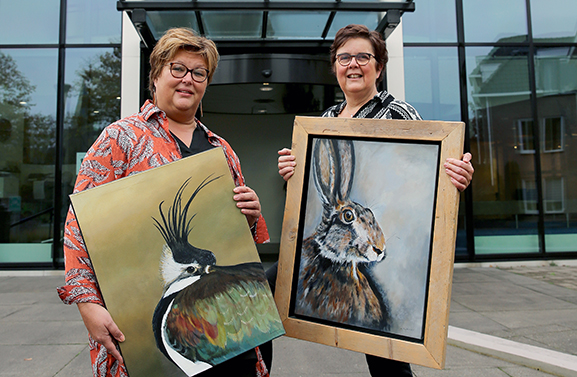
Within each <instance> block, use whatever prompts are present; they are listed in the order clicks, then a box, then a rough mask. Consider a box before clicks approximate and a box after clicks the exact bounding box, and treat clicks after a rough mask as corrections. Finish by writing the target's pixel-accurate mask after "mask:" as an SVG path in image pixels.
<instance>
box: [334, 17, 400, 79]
mask: <svg viewBox="0 0 577 377" xmlns="http://www.w3.org/2000/svg"><path fill="white" fill-rule="evenodd" d="M354 38H364V39H366V40H368V41H369V42H371V45H372V46H373V52H374V54H375V60H376V62H377V69H380V68H382V71H381V74H380V75H379V77H377V83H379V82H380V81H381V80H382V79H383V72H384V71H385V69H384V68H385V67H386V66H387V62H388V61H389V54H388V52H387V44H386V43H385V40H384V39H383V36H382V35H381V34H380V33H379V32H377V31H374V30H373V31H370V30H369V28H368V27H366V26H365V25H355V24H351V25H347V26H345V27H343V28H341V29H339V31H337V34H336V35H335V40H334V41H333V44H332V45H331V66H332V67H333V68H332V69H333V72H334V66H335V62H336V60H337V50H338V49H339V48H340V47H341V46H342V45H344V44H345V43H347V41H348V40H349V39H354Z"/></svg>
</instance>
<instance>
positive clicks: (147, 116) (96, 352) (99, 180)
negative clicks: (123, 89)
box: [58, 101, 270, 377]
mask: <svg viewBox="0 0 577 377" xmlns="http://www.w3.org/2000/svg"><path fill="white" fill-rule="evenodd" d="M197 124H198V125H199V126H200V127H202V128H203V129H204V131H205V132H206V133H207V135H208V141H209V143H211V144H212V145H214V146H217V147H222V148H223V150H224V152H225V155H226V159H227V162H228V166H229V168H230V173H231V175H232V177H233V179H234V183H235V185H236V186H241V185H244V177H243V175H242V171H241V168H240V161H239V159H238V157H237V155H236V154H235V153H234V151H233V150H232V148H231V146H230V145H229V144H228V143H227V142H226V141H225V140H224V139H223V138H221V137H219V136H218V135H216V134H214V133H212V132H211V131H210V130H209V129H208V128H206V127H205V126H204V125H203V124H202V123H200V122H198V123H197ZM181 158H182V155H181V152H180V150H179V148H178V144H177V142H176V140H175V139H174V138H173V137H172V135H171V134H170V132H169V130H168V119H167V117H166V114H165V113H164V112H163V111H162V110H160V109H159V108H158V107H156V106H155V105H154V104H153V103H152V102H150V101H147V102H146V103H145V104H144V105H143V106H142V108H141V109H140V112H138V113H136V114H133V115H131V116H128V117H126V118H124V119H121V120H119V121H117V122H115V123H112V124H111V125H109V126H108V127H106V128H105V129H104V130H103V131H102V133H101V134H100V136H99V137H98V139H97V140H96V141H95V142H94V144H93V145H92V147H91V148H90V149H89V150H88V153H87V154H86V156H85V158H84V160H83V161H82V164H81V166H80V171H79V173H78V177H77V179H76V184H75V186H74V193H76V192H79V191H83V190H87V189H90V188H92V187H96V186H99V185H102V184H104V183H107V182H111V181H114V180H116V179H120V178H123V177H127V176H130V175H133V174H137V173H140V172H142V171H145V170H148V169H152V168H155V167H158V166H162V165H164V164H168V163H170V162H172V161H176V160H179V159H181ZM254 239H255V242H257V243H266V242H269V241H270V239H269V235H268V230H267V227H266V223H265V221H264V218H262V215H261V217H260V218H259V220H258V223H257V229H256V233H255V235H254ZM64 258H65V267H66V276H65V280H66V283H65V285H63V286H62V287H59V288H58V295H59V296H60V299H61V300H62V301H63V302H64V303H65V304H77V303H82V302H92V303H96V304H99V305H103V299H102V295H101V293H100V290H99V288H98V284H97V282H96V277H95V274H94V270H93V268H92V264H91V262H90V258H89V256H88V253H87V251H86V246H85V245H84V240H83V239H82V235H81V234H80V230H79V227H78V223H77V221H76V216H75V214H74V211H73V210H72V207H70V208H69V210H68V216H67V218H66V223H65V227H64ZM89 345H90V356H91V359H92V370H93V374H94V376H96V377H105V376H116V377H120V376H127V373H126V368H125V367H124V365H123V364H119V363H118V362H117V360H116V359H114V357H112V356H111V355H108V353H107V351H106V348H105V347H103V346H101V345H100V344H99V343H97V342H95V341H94V340H93V339H92V338H91V337H89ZM257 354H260V352H259V351H258V349H257ZM258 359H259V363H258V364H259V365H257V370H258V374H260V375H262V376H268V371H267V370H266V367H265V366H264V363H262V358H261V357H259V358H258ZM263 367H264V369H263Z"/></svg>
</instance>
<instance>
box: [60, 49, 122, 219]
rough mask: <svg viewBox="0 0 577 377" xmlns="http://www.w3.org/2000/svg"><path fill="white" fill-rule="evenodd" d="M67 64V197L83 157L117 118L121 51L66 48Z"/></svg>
mask: <svg viewBox="0 0 577 377" xmlns="http://www.w3.org/2000/svg"><path fill="white" fill-rule="evenodd" d="M66 63H67V64H66V73H65V87H66V91H67V92H66V103H65V114H64V132H63V144H64V146H65V148H64V151H63V154H62V155H63V166H62V193H63V195H66V196H68V195H69V194H71V193H72V190H73V188H74V182H75V181H76V175H77V172H78V167H79V166H78V164H79V163H80V161H81V160H82V157H83V156H84V154H85V153H86V152H87V151H88V148H90V146H91V145H92V144H93V143H94V141H95V140H96V139H97V138H98V135H100V133H101V132H102V130H103V129H104V127H106V126H107V125H109V124H110V123H112V122H115V121H116V120H118V119H119V118H120V48H69V49H67V50H66ZM68 204H69V203H68V200H65V202H64V203H63V206H64V208H63V212H64V213H65V210H66V209H67V208H68Z"/></svg>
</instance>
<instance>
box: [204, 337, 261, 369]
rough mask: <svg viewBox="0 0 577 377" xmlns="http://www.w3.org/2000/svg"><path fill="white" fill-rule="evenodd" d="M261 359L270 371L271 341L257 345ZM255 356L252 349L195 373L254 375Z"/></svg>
mask: <svg viewBox="0 0 577 377" xmlns="http://www.w3.org/2000/svg"><path fill="white" fill-rule="evenodd" d="M259 348H260V353H261V355H262V359H263V361H264V363H265V364H266V367H267V368H268V370H269V372H270V368H271V366H272V342H267V343H265V344H262V345H260V346H259ZM257 360H258V359H257V356H256V352H255V351H254V349H252V350H250V351H246V352H245V353H243V354H241V355H238V356H236V357H234V358H232V359H230V360H227V361H225V362H224V363H220V364H218V365H215V366H214V367H212V368H210V369H208V370H206V371H204V372H202V373H200V374H197V376H199V377H227V376H231V377H255V376H256V362H257Z"/></svg>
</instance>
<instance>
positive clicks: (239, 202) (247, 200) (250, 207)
mask: <svg viewBox="0 0 577 377" xmlns="http://www.w3.org/2000/svg"><path fill="white" fill-rule="evenodd" d="M233 191H234V196H233V197H232V198H233V199H234V200H235V201H236V206H237V207H238V208H240V212H242V213H243V214H244V215H245V216H246V219H247V220H248V225H249V226H253V224H254V223H255V222H256V221H257V220H258V218H259V217H260V201H259V200H258V196H257V195H256V192H254V190H253V189H251V188H250V187H248V186H238V187H235V188H234V190H233Z"/></svg>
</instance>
